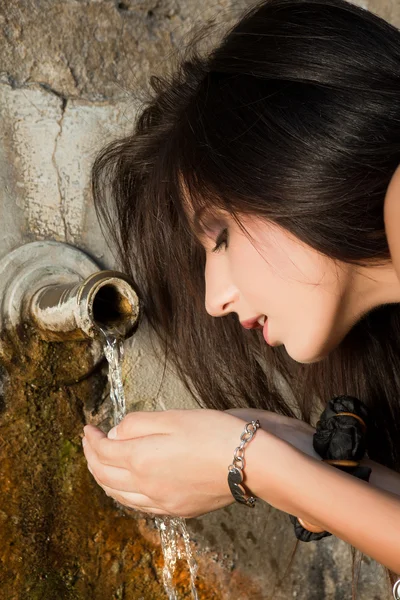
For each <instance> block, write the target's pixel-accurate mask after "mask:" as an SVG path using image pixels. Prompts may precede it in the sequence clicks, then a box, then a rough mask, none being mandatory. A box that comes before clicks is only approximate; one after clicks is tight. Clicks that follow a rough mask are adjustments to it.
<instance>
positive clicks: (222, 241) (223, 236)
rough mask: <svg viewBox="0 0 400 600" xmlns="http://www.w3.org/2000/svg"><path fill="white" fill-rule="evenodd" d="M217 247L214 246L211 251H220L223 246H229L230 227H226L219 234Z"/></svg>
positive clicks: (216, 242)
mask: <svg viewBox="0 0 400 600" xmlns="http://www.w3.org/2000/svg"><path fill="white" fill-rule="evenodd" d="M215 244H216V245H215V248H213V249H212V250H211V252H219V251H220V250H221V248H222V247H223V246H225V248H227V247H228V229H227V228H225V229H223V230H222V231H221V233H220V234H219V236H218V237H217V239H216V241H215Z"/></svg>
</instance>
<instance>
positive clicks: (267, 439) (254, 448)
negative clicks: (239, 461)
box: [243, 428, 295, 508]
mask: <svg viewBox="0 0 400 600" xmlns="http://www.w3.org/2000/svg"><path fill="white" fill-rule="evenodd" d="M292 451H293V452H295V449H294V448H293V446H291V445H290V444H289V443H287V442H285V441H283V440H282V439H280V438H278V437H276V436H274V435H273V434H271V433H269V432H267V431H265V430H263V429H261V428H260V429H259V430H258V431H257V435H256V436H255V438H254V439H253V440H252V442H251V444H249V446H248V447H247V449H246V454H245V467H244V481H243V483H244V485H245V486H246V487H247V488H248V490H249V492H250V493H251V494H252V495H253V496H256V497H257V498H260V499H261V500H264V501H265V502H268V503H269V504H271V505H272V506H275V507H276V508H280V506H278V502H277V498H278V497H279V494H280V489H279V472H278V469H277V467H279V470H280V471H282V469H290V458H291V452H292Z"/></svg>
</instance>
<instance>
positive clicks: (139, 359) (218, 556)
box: [0, 0, 400, 600]
mask: <svg viewBox="0 0 400 600" xmlns="http://www.w3.org/2000/svg"><path fill="white" fill-rule="evenodd" d="M251 4H252V2H250V0H240V1H238V0H217V1H216V0H201V2H199V1H198V0H124V1H121V2H118V1H115V0H3V1H2V2H1V3H0V115H1V119H0V139H1V144H0V181H1V186H0V215H1V218H2V236H1V238H0V259H1V258H2V257H3V256H4V255H5V254H7V253H8V252H10V251H11V250H12V249H14V248H16V247H18V246H19V245H21V244H24V243H27V242H30V241H34V240H41V239H51V240H56V241H60V242H67V243H70V244H73V245H75V246H78V247H79V248H81V249H82V250H83V251H85V252H88V253H90V254H91V255H92V257H93V258H95V259H96V260H97V262H98V264H99V267H100V268H112V267H113V266H114V258H113V255H112V252H111V251H110V249H109V248H108V246H107V243H106V242H105V240H104V238H103V236H102V234H101V232H100V229H99V226H98V223H97V220H96V217H95V214H94V210H93V205H92V202H91V197H90V189H89V169H90V164H91V162H92V160H93V158H94V156H95V155H96V152H97V150H98V149H99V148H100V147H101V146H103V145H104V144H105V143H107V142H108V141H109V140H111V139H113V138H114V137H117V136H119V135H121V134H123V133H124V132H125V131H127V130H129V129H130V127H131V126H132V123H133V121H134V118H135V115H136V111H137V107H138V103H139V102H140V99H141V89H142V87H144V86H145V84H146V82H147V80H148V77H149V75H150V74H153V73H159V72H162V71H163V69H164V68H166V67H167V66H168V65H169V64H170V63H171V61H173V60H175V58H176V56H177V53H178V54H179V50H180V49H181V48H182V46H183V45H184V40H185V39H186V36H188V35H189V33H190V31H191V29H192V26H193V25H194V24H195V23H199V24H205V23H207V22H209V21H210V20H212V19H214V18H215V19H216V21H217V23H219V24H220V25H219V27H220V31H222V30H224V28H226V27H227V26H228V25H229V23H230V22H232V21H233V20H234V19H235V18H236V16H237V15H238V14H239V13H240V11H241V10H242V9H243V8H244V7H246V6H250V5H251ZM358 4H360V5H361V6H363V7H364V8H369V9H371V10H372V11H374V12H376V13H378V14H379V15H381V16H382V17H384V18H385V19H387V20H388V21H390V22H392V23H393V24H395V25H397V26H399V27H400V3H399V2H398V0H369V1H368V0H359V1H358ZM210 43H211V40H210ZM126 348H127V358H126V361H125V364H124V377H125V384H126V390H127V396H128V400H129V408H130V410H134V409H138V410H141V409H146V410H149V409H156V408H172V407H191V406H193V402H192V400H190V399H189V398H188V397H187V393H186V392H185V391H184V389H183V387H182V385H181V384H180V382H179V381H177V380H176V379H174V377H173V376H172V375H169V376H168V377H167V378H166V380H165V381H164V382H161V370H160V369H159V368H158V364H159V363H158V361H157V360H156V359H155V357H154V356H153V354H152V351H151V348H150V347H149V345H148V335H147V331H146V328H145V327H143V329H142V330H140V331H139V332H138V334H137V335H136V336H135V338H134V339H133V340H131V341H130V342H128V343H127V344H126ZM48 351H49V352H50V351H51V352H55V353H57V352H56V349H55V347H53V346H52V345H50V346H49V348H48V347H47V346H45V347H44V348H43V347H41V349H40V353H41V356H42V354H43V352H48ZM38 352H39V349H38ZM78 354H79V353H78ZM45 356H47V354H45ZM49 360H50V359H49ZM40 364H41V363H40ZM51 364H52V363H51V360H50V362H49V365H51ZM45 366H46V365H45ZM8 368H9V369H10V370H11V375H12V379H11V381H12V383H11V387H8V391H9V396H8V397H7V396H6V397H5V399H4V392H5V391H6V390H4V389H3V386H1V389H0V456H1V463H0V464H2V469H1V474H0V487H1V489H2V493H1V501H0V532H2V533H1V535H0V538H1V544H0V547H1V554H0V557H1V559H2V560H1V561H0V584H1V586H2V593H3V594H4V593H6V596H5V597H7V598H10V600H11V599H14V598H15V599H17V598H24V599H25V598H27V599H29V600H35V599H36V598H37V599H39V598H40V599H42V598H43V599H46V600H49V599H50V598H51V599H53V598H60V599H61V598H74V599H75V598H76V599H78V600H91V598H93V600H102V598H104V600H105V599H106V598H107V600H108V599H110V598H115V599H121V600H122V599H127V600H128V598H129V600H131V599H136V600H140V599H141V600H153V599H156V598H157V599H160V598H161V597H163V592H162V586H161V584H160V581H161V579H160V577H161V574H160V573H161V562H160V560H161V559H160V547H159V538H158V534H157V532H155V530H154V528H153V527H152V524H151V522H150V521H149V520H148V519H142V518H139V517H138V519H136V520H135V523H134V524H133V525H132V527H131V524H130V523H128V524H127V521H128V520H127V519H126V518H123V515H122V514H121V513H120V512H118V510H117V509H116V508H115V506H114V505H113V504H112V502H111V501H110V499H107V498H106V497H105V496H104V494H103V493H102V491H101V490H100V489H99V488H98V487H97V486H95V485H94V483H93V480H92V479H91V478H90V477H89V475H88V473H87V472H86V471H85V469H84V462H83V454H82V452H81V450H80V446H79V443H80V440H79V432H80V430H81V425H82V423H83V422H84V421H85V420H86V421H90V422H97V423H103V424H104V423H106V422H107V418H109V415H110V407H109V404H107V401H104V402H103V400H104V398H101V401H100V400H99V401H97V400H93V397H91V395H92V394H95V395H97V396H98V397H100V396H101V394H102V391H101V389H100V388H101V386H100V387H99V382H98V383H97V384H95V382H94V383H93V384H92V383H91V382H86V383H82V384H81V385H80V386H77V387H76V388H75V389H69V388H68V386H65V385H64V386H63V385H60V384H59V383H57V385H55V384H54V382H53V381H52V380H51V379H50V380H49V381H48V380H47V379H46V377H47V375H46V376H45V375H44V374H43V373H42V375H40V371H38V372H37V373H36V372H35V373H36V374H35V377H38V380H37V382H34V383H33V386H32V378H31V379H29V378H27V377H28V375H29V373H30V371H29V368H31V367H29V368H24V369H22V368H21V366H20V365H17V364H16V363H12V362H10V364H9V365H8ZM45 370H46V369H45ZM43 377H44V378H45V379H46V381H44V379H43ZM99 377H100V375H99ZM41 378H42V379H41ZM35 381H36V380H35ZM35 385H36V387H35ZM10 394H11V395H10ZM97 396H96V397H97ZM12 398H14V402H13V401H12V400H11V399H12ZM98 399H99V398H98ZM52 407H53V408H54V415H52V414H51V409H52ZM44 426H46V427H48V431H49V434H48V435H45V434H44V430H43V431H42V429H41V428H42V427H44ZM25 451H26V452H27V453H28V452H30V455H29V456H30V459H29V462H26V464H24V460H25V459H24V460H22V459H21V455H22V454H21V453H22V452H25ZM30 472H32V473H34V475H32V476H31V475H30ZM76 490H78V491H79V496H80V498H79V502H77V503H76V504H75V501H76ZM6 497H7V499H8V501H7V503H6V502H5V498H6ZM87 498H90V501H87ZM88 508H90V510H88ZM188 527H189V530H190V532H191V535H192V539H193V543H194V544H195V546H196V549H197V552H198V556H199V557H200V575H201V586H200V592H201V593H200V599H201V600H214V599H215V600H217V599H219V600H232V599H235V600H247V599H250V598H255V599H259V600H267V599H269V600H284V599H285V600H287V599H288V598H297V599H299V600H321V599H322V598H323V599H324V600H347V599H348V598H350V597H351V552H350V547H349V546H348V545H346V544H345V543H344V542H342V541H340V540H337V539H335V538H326V539H324V540H322V541H321V542H320V543H316V544H314V543H310V544H302V545H300V546H299V547H298V549H297V553H296V556H295V558H294V561H293V565H292V567H291V569H290V570H289V571H288V572H287V573H285V569H286V565H287V564H288V562H289V560H290V556H291V553H292V550H293V546H294V541H295V538H294V535H293V530H292V526H291V524H290V522H289V520H288V517H287V516H286V515H284V514H283V513H280V512H278V511H276V510H275V509H273V508H271V507H269V506H267V505H265V504H262V503H260V504H259V505H258V506H257V507H256V509H254V511H246V510H243V508H242V507H240V506H232V507H229V508H226V509H224V510H222V511H218V512H216V513H213V514H210V515H206V516H204V517H201V518H199V519H192V520H190V521H189V522H188ZM82 532H83V533H82ZM130 536H131V537H130ZM23 545H24V548H25V550H24V551H25V556H27V557H28V558H29V560H27V561H26V562H24V559H23V556H24V555H23V550H22V547H23ZM26 548H28V550H26ZM121 556H123V560H122V558H121ZM74 557H77V558H76V560H75V558H74ZM74 561H75V562H74ZM85 564H86V565H87V568H86V570H85ZM96 569H97V570H96ZM28 571H29V572H30V577H31V578H30V579H29V578H27V573H28ZM107 573H109V576H108V577H107ZM180 573H181V575H180V576H181V577H182V579H181V581H180V583H179V582H178V585H179V586H180V587H179V589H180V591H181V593H182V597H187V596H186V595H187V593H188V582H187V580H185V576H184V575H183V574H182V573H183V572H182V571H180ZM24 577H25V580H24ZM14 578H15V581H14ZM135 579H136V583H135ZM279 580H282V583H281V585H280V586H277V583H278V582H279ZM135 585H136V587H135ZM12 590H14V591H12ZM32 590H33V591H34V592H33V591H32ZM13 594H14V595H13ZM386 597H389V596H388V594H387V590H386V588H385V579H384V576H383V569H382V567H380V566H379V565H377V564H376V563H374V562H373V561H371V560H369V559H368V558H364V560H363V563H362V569H361V574H360V583H359V594H358V598H359V600H383V599H384V598H386Z"/></svg>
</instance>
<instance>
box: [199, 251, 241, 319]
mask: <svg viewBox="0 0 400 600" xmlns="http://www.w3.org/2000/svg"><path fill="white" fill-rule="evenodd" d="M220 258H221V257H216V258H213V259H207V260H206V266H205V271H204V277H205V288H206V298H205V307H206V311H207V312H208V314H209V315H211V316H212V317H223V316H225V315H227V314H229V313H230V312H233V311H234V310H236V306H237V302H238V299H239V291H238V289H237V288H236V287H235V286H234V284H233V282H232V280H231V277H230V274H229V270H228V268H227V265H226V264H224V261H222V260H220Z"/></svg>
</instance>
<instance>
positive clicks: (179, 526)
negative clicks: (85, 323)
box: [101, 329, 198, 600]
mask: <svg viewBox="0 0 400 600" xmlns="http://www.w3.org/2000/svg"><path fill="white" fill-rule="evenodd" d="M101 333H102V335H103V349H104V354H105V357H106V359H107V361H108V364H109V371H108V380H109V383H110V397H111V400H112V404H113V409H114V425H118V423H119V422H120V421H121V420H122V419H123V418H124V416H125V413H126V404H125V392H124V385H123V381H122V369H121V365H122V360H123V358H124V344H123V336H122V335H121V333H120V332H119V331H117V330H116V329H113V330H112V331H110V330H107V331H106V330H103V329H101ZM155 523H156V526H157V529H158V530H159V532H160V537H161V547H162V551H163V555H164V568H163V583H164V588H165V591H166V593H167V595H168V600H178V597H177V594H176V589H175V587H174V585H173V576H174V573H175V568H176V562H177V559H178V558H179V559H181V558H183V559H186V561H187V564H188V567H189V573H190V584H191V590H192V595H193V598H194V600H198V595H197V590H196V583H195V582H196V575H197V569H198V566H197V562H196V559H195V557H194V556H193V553H192V549H191V547H190V540H189V533H188V530H187V528H186V522H185V520H184V519H181V518H180V517H169V516H165V517H159V516H157V517H155ZM179 534H180V535H181V539H182V541H183V548H182V544H180V543H179Z"/></svg>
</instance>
